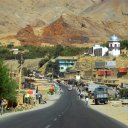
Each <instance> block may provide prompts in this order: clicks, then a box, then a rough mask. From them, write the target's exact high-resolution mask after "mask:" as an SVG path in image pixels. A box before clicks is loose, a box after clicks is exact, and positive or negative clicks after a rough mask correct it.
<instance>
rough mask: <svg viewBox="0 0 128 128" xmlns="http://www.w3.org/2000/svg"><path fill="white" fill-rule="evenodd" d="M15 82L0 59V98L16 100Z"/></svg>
mask: <svg viewBox="0 0 128 128" xmlns="http://www.w3.org/2000/svg"><path fill="white" fill-rule="evenodd" d="M16 89H17V83H16V81H15V80H13V79H12V78H10V76H9V69H8V67H7V66H6V65H4V63H3V61H2V60H0V99H1V98H5V99H8V100H11V101H15V100H16Z"/></svg>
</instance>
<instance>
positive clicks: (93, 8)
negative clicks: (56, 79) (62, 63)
mask: <svg viewBox="0 0 128 128" xmlns="http://www.w3.org/2000/svg"><path fill="white" fill-rule="evenodd" d="M127 6H128V0H0V16H1V18H0V37H2V39H3V35H6V36H7V37H8V35H16V33H17V32H19V31H20V32H21V30H22V29H23V28H25V27H26V26H27V25H30V26H31V27H32V29H33V30H32V31H33V32H34V36H35V35H36V36H41V38H40V39H39V41H34V43H33V44H35V45H36V43H38V44H40V40H41V42H43V43H44V42H46V43H47V42H50V41H51V40H50V41H49V40H46V36H49V33H48V32H46V31H48V30H49V28H51V29H52V27H53V26H54V29H53V30H54V31H56V32H57V31H58V32H57V34H58V33H59V32H60V31H59V30H58V28H55V27H58V26H57V25H55V23H56V22H57V23H58V21H59V20H58V19H59V18H60V17H61V16H62V15H63V16H64V15H66V16H64V22H66V23H67V24H68V25H69V26H70V27H69V28H64V29H65V32H66V29H69V30H71V31H70V33H71V32H73V34H74V33H75V38H76V33H77V35H79V34H81V33H82V34H84V36H85V37H88V38H89V39H90V42H97V41H99V39H100V40H102V38H103V39H106V37H108V36H109V35H111V34H117V35H119V36H121V37H123V38H127V34H128V32H127V31H126V30H127V27H128V24H127V21H128V9H127ZM74 15H75V16H74ZM57 20H58V21H57ZM53 24H54V25H53ZM64 27H65V26H64ZM47 29H48V30H47ZM50 31H51V30H50ZM52 33H53V32H52ZM78 33H79V34H78ZM42 34H44V35H43V39H42ZM67 34H68V33H67ZM67 34H66V35H67ZM44 36H45V39H44ZM50 36H51V35H50ZM52 38H54V39H53V40H55V41H54V42H57V43H58V42H66V41H64V40H67V37H66V38H64V35H61V36H60V33H59V37H58V36H55V35H54V37H52ZM57 38H58V40H57V41H56V39H57ZM68 38H69V37H68ZM77 38H78V36H77ZM32 39H33V37H32ZM0 41H1V39H0ZM2 41H3V40H2ZM2 41H1V42H2ZM20 41H21V40H20ZM5 42H6V39H5ZM21 43H22V42H21ZM25 43H27V42H25ZM28 43H30V42H29V41H28ZM68 43H70V42H68ZM75 43H77V42H75ZM78 43H79V41H78Z"/></svg>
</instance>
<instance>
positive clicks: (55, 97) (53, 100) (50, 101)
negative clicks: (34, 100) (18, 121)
mask: <svg viewBox="0 0 128 128" xmlns="http://www.w3.org/2000/svg"><path fill="white" fill-rule="evenodd" d="M60 96H61V95H59V94H54V95H48V100H47V103H46V104H37V105H36V106H34V107H33V108H31V109H28V110H23V111H17V112H9V113H4V114H3V115H0V118H1V119H5V118H9V117H11V116H14V115H17V114H20V113H26V112H30V111H35V110H39V109H43V108H47V107H50V106H51V105H53V104H55V103H56V102H57V100H58V99H59V98H60Z"/></svg>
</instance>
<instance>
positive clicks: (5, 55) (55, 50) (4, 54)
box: [0, 45, 87, 60]
mask: <svg viewBox="0 0 128 128" xmlns="http://www.w3.org/2000/svg"><path fill="white" fill-rule="evenodd" d="M12 48H18V49H19V50H20V51H24V50H28V51H29V52H27V53H24V58H25V59H35V58H45V57H47V58H49V59H50V58H55V57H57V56H76V55H79V54H81V53H84V52H85V50H86V49H87V48H78V47H70V46H62V45H56V46H53V47H50V46H45V47H39V46H20V47H14V46H11V47H10V45H9V46H7V47H3V46H0V58H2V59H5V60H9V59H15V58H17V59H18V58H20V55H14V54H13V53H12V52H11V51H10V50H11V49H12Z"/></svg>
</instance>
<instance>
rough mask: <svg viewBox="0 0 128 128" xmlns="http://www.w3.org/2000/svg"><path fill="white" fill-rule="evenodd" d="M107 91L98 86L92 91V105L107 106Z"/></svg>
mask: <svg viewBox="0 0 128 128" xmlns="http://www.w3.org/2000/svg"><path fill="white" fill-rule="evenodd" d="M108 97H109V96H108V89H107V88H106V87H104V86H99V87H97V88H95V90H94V103H95V104H96V105H98V104H100V103H104V104H108Z"/></svg>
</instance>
